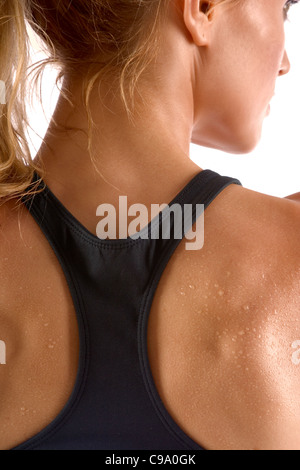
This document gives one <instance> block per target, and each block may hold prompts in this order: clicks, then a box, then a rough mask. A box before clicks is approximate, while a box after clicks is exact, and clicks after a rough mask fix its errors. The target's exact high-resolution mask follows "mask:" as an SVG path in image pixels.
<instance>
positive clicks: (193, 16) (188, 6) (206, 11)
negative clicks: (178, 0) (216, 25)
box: [182, 0, 213, 46]
mask: <svg viewBox="0 0 300 470" xmlns="http://www.w3.org/2000/svg"><path fill="white" fill-rule="evenodd" d="M182 1H183V4H184V5H183V7H184V22H185V25H186V27H187V29H188V30H189V32H190V33H191V36H192V38H193V40H194V42H195V44H196V45H197V46H206V45H208V44H209V41H210V37H211V36H210V35H211V26H212V17H213V14H210V10H211V8H212V7H213V2H212V1H203V0H182Z"/></svg>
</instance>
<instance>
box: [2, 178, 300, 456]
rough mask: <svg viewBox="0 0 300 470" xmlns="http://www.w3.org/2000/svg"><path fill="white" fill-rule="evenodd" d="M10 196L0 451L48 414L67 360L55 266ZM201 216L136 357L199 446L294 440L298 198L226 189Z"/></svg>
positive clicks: (5, 220)
mask: <svg viewBox="0 0 300 470" xmlns="http://www.w3.org/2000/svg"><path fill="white" fill-rule="evenodd" d="M57 196H58V198H59V199H60V200H61V202H62V203H63V204H64V205H65V206H66V207H67V208H68V202H67V201H66V200H64V199H63V197H61V196H60V195H59V194H58V195H57ZM166 200H171V198H170V197H168V194H166ZM105 201H106V202H107V203H109V202H110V200H109V196H108V195H107V194H106V196H105ZM138 202H141V201H140V200H139V201H138ZM13 204H14V203H13V202H10V203H8V204H6V205H5V206H3V207H2V208H1V211H0V216H1V222H0V225H1V231H0V237H1V243H0V260H1V262H0V282H1V291H0V292H1V296H0V332H1V335H0V340H3V341H5V344H6V346H7V364H6V365H3V366H0V387H1V404H0V448H2V449H9V448H12V447H14V446H16V445H18V444H20V443H21V442H23V441H25V440H27V439H29V438H30V437H32V436H33V435H35V434H36V433H37V432H39V431H41V430H42V429H43V428H44V427H45V426H46V425H47V424H49V423H50V422H51V421H52V420H53V419H54V418H55V417H56V416H57V415H58V413H59V412H60V411H61V409H62V408H63V406H64V405H65V403H66V402H67V401H68V398H69V397H70V394H71V392H72V389H73V387H74V383H75V379H76V373H77V367H78V355H79V340H78V327H77V321H76V315H75V310H74V305H73V302H72V298H71V295H70V292H69V289H68V285H67V282H66V279H65V277H64V275H63V273H62V269H61V266H60V264H59V262H58V260H57V258H56V256H55V254H54V252H53V250H52V248H51V247H50V245H49V243H48V242H47V240H46V238H45V236H44V234H43V233H42V232H41V230H40V228H39V227H38V225H37V224H36V222H35V221H34V220H33V218H32V217H31V215H30V214H29V213H28V211H27V210H26V208H22V210H21V213H20V217H19V218H18V215H17V213H16V212H12V211H11V208H12V206H13ZM69 207H70V206H69ZM70 209H71V207H70ZM76 217H77V218H78V219H79V220H80V215H79V214H76ZM204 220H205V241H204V247H203V248H202V250H200V251H199V252H196V251H192V252H190V251H186V250H185V249H184V243H183V242H181V243H180V244H179V246H178V248H177V249H176V250H175V252H174V254H173V256H172V257H171V260H170V261H169V263H168V265H167V268H166V269H165V271H164V273H163V275H162V278H161V280H160V282H159V286H158V289H157V291H156V294H155V298H154V302H153V304H152V309H151V314H150V320H149V327H148V352H149V360H150V364H151V369H152V373H153V377H154V381H155V383H156V385H157V389H158V391H159V393H160V395H161V397H162V399H163V402H164V404H165V406H166V408H167V410H168V411H169V413H170V414H171V416H172V417H173V418H174V420H175V421H176V422H177V423H178V424H179V426H180V427H181V428H182V429H183V430H184V431H185V432H186V433H187V434H188V435H189V436H191V437H192V439H194V440H195V441H196V442H198V443H199V444H200V445H202V446H203V447H204V448H207V449H223V448H224V449H248V448H249V449H255V448H257V449H265V448H270V449H271V448H272V449H273V448H274V449H275V448H300V438H299V433H298V428H299V425H300V411H299V410H300V408H299V400H300V396H299V390H300V387H299V385H300V383H299V382H300V375H299V367H300V365H299V366H297V364H296V361H295V360H293V359H295V352H297V351H296V350H295V349H293V348H292V344H294V342H295V341H297V340H300V318H299V311H300V272H299V271H300V270H299V266H300V246H299V227H300V206H299V203H298V202H296V199H295V200H287V199H279V198H273V197H270V196H266V195H263V194H259V193H256V192H253V191H250V190H247V189H245V188H243V187H239V186H236V185H230V186H228V187H227V188H226V189H225V190H224V191H223V192H222V193H221V194H219V196H218V197H217V198H216V199H215V200H214V201H213V202H212V203H211V204H210V206H209V207H208V208H207V209H206V211H205V216H204ZM19 221H20V228H21V235H22V238H21V237H20V234H19ZM91 224H92V222H91Z"/></svg>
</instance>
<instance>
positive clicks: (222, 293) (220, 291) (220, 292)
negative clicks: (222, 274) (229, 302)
mask: <svg viewBox="0 0 300 470" xmlns="http://www.w3.org/2000/svg"><path fill="white" fill-rule="evenodd" d="M218 294H219V296H221V297H222V295H224V291H223V290H222V289H220V290H219V292H218Z"/></svg>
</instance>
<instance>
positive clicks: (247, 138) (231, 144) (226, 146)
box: [191, 127, 262, 155]
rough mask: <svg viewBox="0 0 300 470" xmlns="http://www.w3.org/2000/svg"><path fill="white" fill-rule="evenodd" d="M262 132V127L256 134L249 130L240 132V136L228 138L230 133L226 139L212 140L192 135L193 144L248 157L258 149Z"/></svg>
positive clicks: (235, 134)
mask: <svg viewBox="0 0 300 470" xmlns="http://www.w3.org/2000/svg"><path fill="white" fill-rule="evenodd" d="M261 130H262V128H261V127H260V129H256V132H253V131H252V132H251V131H249V130H248V131H247V132H243V133H242V132H240V134H239V135H238V134H237V133H234V134H233V135H231V137H230V138H229V137H228V135H229V133H227V134H226V138H223V139H222V138H219V139H211V140H209V139H208V138H203V136H201V135H197V134H196V133H195V134H193V135H192V139H191V143H192V144H195V145H199V146H201V147H207V148H211V149H215V150H220V151H222V152H226V153H231V154H236V155H246V154H249V153H251V152H253V150H255V148H256V147H257V145H258V143H259V141H260V139H261Z"/></svg>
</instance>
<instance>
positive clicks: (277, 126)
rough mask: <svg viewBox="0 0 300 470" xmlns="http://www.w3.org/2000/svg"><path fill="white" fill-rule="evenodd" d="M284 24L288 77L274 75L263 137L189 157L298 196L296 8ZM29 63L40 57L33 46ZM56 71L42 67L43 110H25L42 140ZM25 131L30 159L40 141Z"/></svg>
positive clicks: (268, 190) (299, 43)
mask: <svg viewBox="0 0 300 470" xmlns="http://www.w3.org/2000/svg"><path fill="white" fill-rule="evenodd" d="M289 18H290V21H289V22H288V21H287V22H286V24H285V30H286V50H287V54H288V57H289V60H290V63H291V70H290V72H289V74H287V75H285V76H282V77H279V78H278V79H277V85H276V89H275V93H276V95H275V96H274V98H273V99H272V102H271V114H270V115H269V116H268V117H266V119H265V121H264V124H263V131H262V137H261V140H260V142H259V144H258V146H257V147H256V148H255V150H254V151H253V152H251V153H249V154H246V155H236V154H229V153H225V152H222V151H220V150H214V149H209V148H206V147H200V146H197V145H194V144H191V153H190V155H191V159H192V160H193V161H194V162H195V163H197V164H198V165H199V167H201V168H203V169H211V170H213V171H216V172H218V173H220V174H221V175H224V176H232V177H235V178H238V179H239V180H240V181H241V183H242V184H243V186H244V187H246V188H249V189H251V190H254V191H258V192H261V193H265V194H269V195H272V196H277V197H284V196H287V195H289V194H293V193H296V192H300V54H299V52H300V5H294V6H292V8H291V9H290V12H289ZM33 46H34V48H33V49H32V61H33V62H36V61H37V60H40V59H43V58H44V57H45V56H44V55H43V53H41V52H38V45H37V44H36V43H34V42H33ZM56 74H57V71H56V70H55V69H52V70H51V68H49V66H48V67H47V68H46V71H45V73H44V78H43V81H42V91H43V106H44V112H43V111H42V108H41V106H40V105H39V103H38V102H35V103H34V106H33V109H30V108H29V113H28V114H29V118H30V121H29V122H30V124H31V126H32V127H33V129H34V131H35V132H36V133H37V134H38V135H40V136H41V137H44V135H45V133H46V130H47V127H48V124H49V121H50V118H51V114H52V113H53V111H54V109H55V105H56V102H57V98H58V91H57V89H56V88H55V85H54V83H55V78H56ZM35 132H32V131H31V130H28V137H29V146H30V149H31V152H32V156H33V157H34V156H35V154H36V153H37V151H38V149H39V147H40V145H41V139H40V138H39V137H38V136H37V135H36V134H35Z"/></svg>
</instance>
